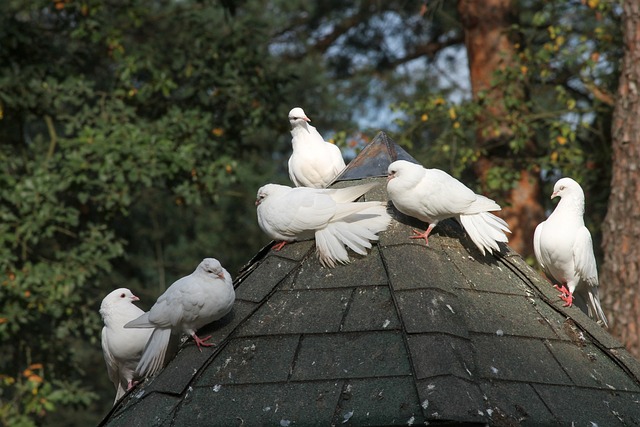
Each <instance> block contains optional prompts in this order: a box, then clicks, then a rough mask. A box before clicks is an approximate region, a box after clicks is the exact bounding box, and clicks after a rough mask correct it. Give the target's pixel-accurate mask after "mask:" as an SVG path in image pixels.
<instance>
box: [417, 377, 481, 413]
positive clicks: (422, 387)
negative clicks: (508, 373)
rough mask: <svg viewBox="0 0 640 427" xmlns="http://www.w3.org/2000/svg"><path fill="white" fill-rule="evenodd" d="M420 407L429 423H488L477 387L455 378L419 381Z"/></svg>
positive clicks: (469, 382)
mask: <svg viewBox="0 0 640 427" xmlns="http://www.w3.org/2000/svg"><path fill="white" fill-rule="evenodd" d="M417 386H418V395H419V396H420V405H421V406H422V408H423V411H424V414H425V417H426V418H427V420H428V421H429V422H432V421H440V422H443V424H446V421H448V420H455V421H456V422H457V423H482V424H480V425H485V423H486V422H487V421H488V420H489V415H488V414H487V412H486V404H485V402H484V397H483V395H482V392H481V391H480V388H479V387H478V385H477V384H475V383H473V382H471V381H467V380H463V379H461V378H458V377H455V376H441V377H435V378H429V379H426V380H421V381H417Z"/></svg>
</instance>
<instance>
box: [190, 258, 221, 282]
mask: <svg viewBox="0 0 640 427" xmlns="http://www.w3.org/2000/svg"><path fill="white" fill-rule="evenodd" d="M196 271H199V272H201V273H204V274H206V275H208V276H216V277H218V278H219V279H222V280H224V279H225V273H226V274H227V275H228V274H229V273H227V270H225V269H224V268H223V267H222V265H221V264H220V261H218V260H217V259H215V258H205V259H203V260H202V262H201V263H200V264H199V265H198V268H197V269H196Z"/></svg>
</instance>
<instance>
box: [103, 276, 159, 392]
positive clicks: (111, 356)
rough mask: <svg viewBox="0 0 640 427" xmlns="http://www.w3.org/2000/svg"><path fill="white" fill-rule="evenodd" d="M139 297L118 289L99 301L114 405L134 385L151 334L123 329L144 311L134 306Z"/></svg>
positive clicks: (104, 350) (104, 351) (105, 356)
mask: <svg viewBox="0 0 640 427" xmlns="http://www.w3.org/2000/svg"><path fill="white" fill-rule="evenodd" d="M138 300H139V298H138V297H137V296H135V295H133V294H132V293H131V291H130V290H129V289H127V288H119V289H116V290H114V291H112V292H111V293H109V295H107V296H106V297H104V299H103V300H102V304H100V315H101V316H102V320H103V321H104V327H103V328H102V354H103V355H104V361H105V362H106V364H107V374H108V375H109V379H110V380H111V382H112V383H113V385H114V386H115V388H116V398H115V400H114V401H113V403H114V404H115V403H116V402H117V401H118V400H119V399H120V398H121V397H122V396H123V395H124V394H125V392H126V391H127V390H129V389H130V388H131V387H132V386H133V384H134V383H133V377H134V375H133V373H134V371H135V370H136V366H137V365H138V361H139V360H140V356H142V351H143V350H144V346H145V345H146V344H147V341H148V340H149V336H151V331H150V330H133V329H131V330H130V329H124V325H125V323H127V322H129V321H131V320H133V319H135V318H137V317H138V316H140V315H141V314H144V311H142V310H141V309H140V308H138V307H136V306H135V305H133V302H134V301H138Z"/></svg>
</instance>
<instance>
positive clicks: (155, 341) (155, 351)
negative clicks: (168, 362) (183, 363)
mask: <svg viewBox="0 0 640 427" xmlns="http://www.w3.org/2000/svg"><path fill="white" fill-rule="evenodd" d="M170 338H171V329H170V328H156V329H154V330H153V333H152V334H151V337H150V338H149V341H148V342H147V345H146V346H145V348H144V352H143V353H142V357H141V358H140V362H138V366H137V367H136V376H137V377H141V378H146V377H150V376H151V375H153V374H155V373H156V372H158V371H159V370H160V369H161V368H162V365H163V364H164V360H165V356H166V354H167V348H168V347H169V339H170Z"/></svg>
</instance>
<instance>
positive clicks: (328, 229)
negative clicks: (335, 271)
mask: <svg viewBox="0 0 640 427" xmlns="http://www.w3.org/2000/svg"><path fill="white" fill-rule="evenodd" d="M376 185H377V184H375V183H372V184H363V185H357V186H353V187H346V188H341V189H315V188H306V187H297V188H291V187H287V186H285V185H278V184H267V185H265V186H263V187H261V188H260V189H259V190H258V195H257V199H256V206H257V210H258V224H259V225H260V228H261V229H262V230H263V231H264V232H265V233H266V234H267V235H269V237H271V238H272V239H275V240H279V241H281V243H279V244H278V245H276V246H275V247H274V250H280V249H281V248H282V246H284V244H285V243H286V242H293V241H299V240H308V239H312V238H314V237H315V239H316V253H317V254H318V258H319V259H320V262H321V263H322V265H324V266H326V267H334V266H335V265H336V263H340V264H348V263H349V255H348V254H347V250H346V249H345V246H348V247H349V248H351V250H353V251H354V252H356V253H358V254H360V255H366V254H367V249H369V248H371V243H370V241H371V240H378V236H377V233H379V232H381V231H384V230H386V229H387V226H388V225H389V223H390V222H391V217H390V216H389V214H388V213H387V207H386V205H385V203H383V202H380V201H375V202H353V200H355V199H357V198H358V197H360V196H362V195H363V194H364V193H366V192H367V191H369V190H370V189H371V188H373V187H375V186H376Z"/></svg>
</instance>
